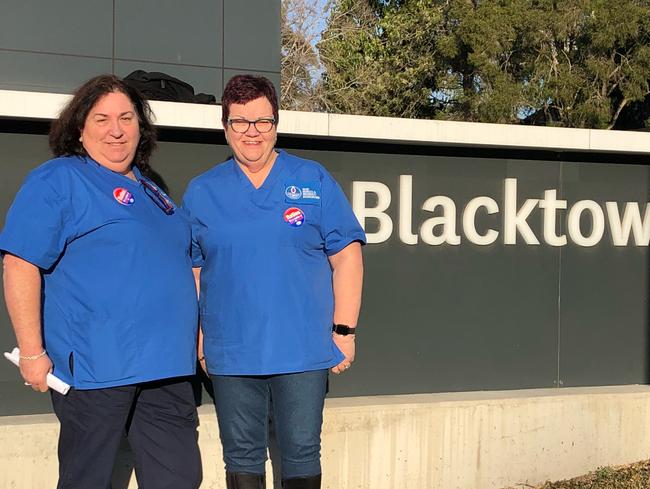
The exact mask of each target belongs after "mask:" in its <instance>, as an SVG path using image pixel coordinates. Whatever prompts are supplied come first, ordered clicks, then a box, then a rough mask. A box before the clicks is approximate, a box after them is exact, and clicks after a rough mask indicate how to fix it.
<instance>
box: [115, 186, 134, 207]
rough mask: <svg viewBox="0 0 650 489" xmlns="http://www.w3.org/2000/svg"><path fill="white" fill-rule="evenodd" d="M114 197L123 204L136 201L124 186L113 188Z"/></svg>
mask: <svg viewBox="0 0 650 489" xmlns="http://www.w3.org/2000/svg"><path fill="white" fill-rule="evenodd" d="M113 197H115V200H117V201H118V202H119V203H120V204H122V205H131V204H133V203H134V202H135V199H134V198H133V195H132V194H131V192H129V191H128V190H127V189H125V188H124V187H117V188H115V189H114V190H113Z"/></svg>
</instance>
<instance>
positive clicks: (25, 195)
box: [0, 170, 72, 270]
mask: <svg viewBox="0 0 650 489" xmlns="http://www.w3.org/2000/svg"><path fill="white" fill-rule="evenodd" d="M36 172H37V170H35V172H32V173H31V174H30V175H29V176H28V177H27V179H26V180H25V182H24V183H23V186H22V187H21V188H20V190H19V191H18V193H17V194H16V197H15V199H14V201H13V203H12V205H11V207H10V208H9V212H8V213H7V218H6V220H5V225H4V228H3V229H2V232H1V233H0V250H2V252H3V253H11V254H12V255H16V256H18V257H20V258H22V259H23V260H26V261H28V262H30V263H32V264H33V265H36V266H38V267H40V268H42V269H45V270H47V269H49V268H51V267H52V265H54V264H55V263H56V262H57V260H58V259H59V258H60V257H61V254H62V253H63V251H64V249H65V246H66V244H67V242H68V240H69V238H70V237H71V236H72V229H71V224H70V217H69V214H70V208H69V200H68V199H65V198H63V197H62V195H61V192H60V191H57V190H56V189H55V188H54V187H53V185H52V183H50V182H49V181H48V180H47V177H46V175H43V174H42V173H36Z"/></svg>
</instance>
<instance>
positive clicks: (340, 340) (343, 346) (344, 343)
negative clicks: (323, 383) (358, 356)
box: [332, 333, 355, 374]
mask: <svg viewBox="0 0 650 489" xmlns="http://www.w3.org/2000/svg"><path fill="white" fill-rule="evenodd" d="M332 339H333V340H334V344H336V346H337V347H338V349H339V350H341V353H343V355H345V358H344V359H343V361H342V362H341V363H339V364H338V365H335V366H334V367H332V372H333V373H335V374H341V373H343V372H345V371H346V370H347V369H349V368H350V367H351V366H352V362H354V352H355V335H353V334H349V335H345V336H344V335H340V334H336V333H332Z"/></svg>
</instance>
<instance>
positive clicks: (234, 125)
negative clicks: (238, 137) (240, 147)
mask: <svg viewBox="0 0 650 489" xmlns="http://www.w3.org/2000/svg"><path fill="white" fill-rule="evenodd" d="M228 124H229V125H230V127H231V129H232V130H233V131H235V132H238V133H240V134H243V133H245V132H247V131H248V130H249V129H250V127H251V124H253V126H255V129H256V130H257V132H261V133H265V132H269V131H270V130H271V129H273V126H275V119H274V118H273V117H263V118H261V119H257V120H254V121H249V120H247V119H228Z"/></svg>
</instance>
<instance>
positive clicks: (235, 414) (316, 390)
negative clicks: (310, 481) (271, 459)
mask: <svg viewBox="0 0 650 489" xmlns="http://www.w3.org/2000/svg"><path fill="white" fill-rule="evenodd" d="M327 375H328V370H327V369H325V370H314V371H310V372H299V373H292V374H278V375H260V376H232V375H212V376H211V378H212V384H213V386H214V399H215V401H214V403H215V407H216V410H217V419H218V421H219V433H220V436H221V444H222V446H223V459H224V462H225V464H226V471H227V472H244V473H249V474H263V473H264V463H265V462H266V458H267V447H268V441H269V440H268V432H269V417H270V416H272V417H273V424H274V428H275V434H276V438H277V444H278V447H279V451H280V458H281V473H282V478H283V479H291V478H294V477H309V476H312V475H317V474H320V473H321V466H320V433H321V426H322V424H323V404H324V401H325V394H326V391H327Z"/></svg>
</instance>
